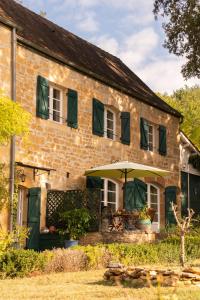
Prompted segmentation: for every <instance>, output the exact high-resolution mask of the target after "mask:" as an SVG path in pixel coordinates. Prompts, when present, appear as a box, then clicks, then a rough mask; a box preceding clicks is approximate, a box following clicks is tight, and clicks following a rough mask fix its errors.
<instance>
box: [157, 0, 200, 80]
mask: <svg viewBox="0 0 200 300" xmlns="http://www.w3.org/2000/svg"><path fill="white" fill-rule="evenodd" d="M153 13H154V15H155V17H156V19H157V18H158V16H161V17H163V18H164V19H165V20H166V21H165V23H163V24H162V26H163V29H164V31H165V35H166V39H165V41H164V47H165V48H167V49H168V50H169V52H170V53H174V54H175V55H178V56H183V57H184V58H186V64H185V65H183V67H182V74H183V76H184V77H185V78H190V77H197V78H200V36H199V34H200V2H199V0H154V10H153Z"/></svg>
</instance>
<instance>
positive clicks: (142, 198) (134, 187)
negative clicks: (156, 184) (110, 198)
mask: <svg viewBox="0 0 200 300" xmlns="http://www.w3.org/2000/svg"><path fill="white" fill-rule="evenodd" d="M145 205H147V185H146V183H145V182H143V181H141V180H139V179H137V178H135V179H134V181H128V182H127V184H126V198H125V209H126V210H127V211H132V210H134V209H136V210H140V209H142V208H143V207H144V206H145Z"/></svg>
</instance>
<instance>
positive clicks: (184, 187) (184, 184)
mask: <svg viewBox="0 0 200 300" xmlns="http://www.w3.org/2000/svg"><path fill="white" fill-rule="evenodd" d="M188 175H189V174H188V173H186V172H181V193H182V197H181V198H182V199H181V215H182V216H187V214H188V211H187V209H188ZM199 180H200V179H199Z"/></svg>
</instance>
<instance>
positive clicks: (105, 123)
mask: <svg viewBox="0 0 200 300" xmlns="http://www.w3.org/2000/svg"><path fill="white" fill-rule="evenodd" d="M108 111H109V112H111V113H112V114H113V138H110V137H108V133H107V130H108V126H107V121H108V120H109V119H108V114H107V112H108ZM104 137H105V138H107V139H109V140H112V141H115V140H116V113H115V112H114V111H113V110H112V109H111V108H110V107H106V106H105V108H104Z"/></svg>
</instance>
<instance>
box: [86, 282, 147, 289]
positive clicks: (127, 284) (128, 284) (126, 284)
mask: <svg viewBox="0 0 200 300" xmlns="http://www.w3.org/2000/svg"><path fill="white" fill-rule="evenodd" d="M87 284H90V285H101V286H116V287H117V286H118V287H122V288H134V289H142V288H145V287H147V286H142V285H141V284H132V283H131V282H126V281H122V282H121V281H120V282H118V281H111V280H99V281H95V282H87Z"/></svg>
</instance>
